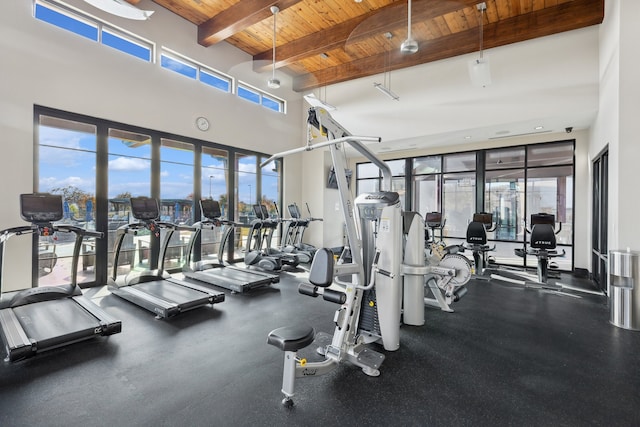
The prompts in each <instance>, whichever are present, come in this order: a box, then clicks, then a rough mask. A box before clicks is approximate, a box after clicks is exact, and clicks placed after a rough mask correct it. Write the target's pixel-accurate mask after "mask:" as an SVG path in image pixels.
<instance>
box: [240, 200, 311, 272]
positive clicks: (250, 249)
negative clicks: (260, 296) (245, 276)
mask: <svg viewBox="0 0 640 427" xmlns="http://www.w3.org/2000/svg"><path fill="white" fill-rule="evenodd" d="M253 212H254V213H255V215H256V219H255V220H253V221H252V222H251V229H250V230H249V237H248V238H247V250H246V252H245V255H244V263H245V264H246V265H247V266H248V267H249V266H256V267H259V268H261V269H263V270H267V271H280V270H282V268H283V267H285V266H288V267H290V268H295V267H296V266H297V265H298V264H299V263H300V260H299V259H298V258H297V257H296V256H295V255H294V254H287V253H285V252H282V251H279V250H277V249H274V248H272V247H271V242H272V241H273V232H274V231H275V229H276V227H277V226H278V221H272V220H270V219H269V212H268V211H267V207H266V206H264V205H253Z"/></svg>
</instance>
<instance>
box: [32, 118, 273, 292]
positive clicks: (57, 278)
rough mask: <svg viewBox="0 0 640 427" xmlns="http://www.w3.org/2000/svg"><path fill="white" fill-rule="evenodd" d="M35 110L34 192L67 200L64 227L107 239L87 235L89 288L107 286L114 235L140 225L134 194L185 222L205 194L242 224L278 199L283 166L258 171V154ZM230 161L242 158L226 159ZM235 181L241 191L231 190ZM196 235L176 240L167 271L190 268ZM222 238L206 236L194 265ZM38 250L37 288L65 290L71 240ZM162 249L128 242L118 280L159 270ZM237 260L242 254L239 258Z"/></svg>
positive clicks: (138, 239)
mask: <svg viewBox="0 0 640 427" xmlns="http://www.w3.org/2000/svg"><path fill="white" fill-rule="evenodd" d="M34 114H35V117H36V120H37V126H36V129H35V132H34V135H35V138H36V140H35V144H36V147H37V155H36V156H35V158H36V161H37V164H36V165H35V169H36V170H37V175H38V176H37V180H36V184H35V186H34V187H35V188H34V191H40V192H44V191H46V192H51V193H55V194H61V195H62V196H63V199H64V213H65V215H64V216H65V217H64V219H63V222H65V223H69V224H73V225H77V226H80V227H82V228H85V229H88V230H94V229H95V230H97V231H100V232H102V233H104V237H103V238H102V239H96V238H91V239H87V240H86V241H85V243H84V244H83V245H82V249H81V254H80V257H81V258H80V261H79V265H78V273H79V276H78V277H79V282H80V284H83V285H85V286H91V285H94V284H98V285H102V284H104V283H105V282H106V278H107V275H108V274H111V272H112V264H113V258H114V256H113V248H114V243H115V241H116V235H117V229H118V227H120V226H122V225H124V224H127V223H129V222H131V221H133V218H132V217H131V210H130V203H129V198H130V197H132V196H147V197H153V198H156V199H158V201H159V203H160V210H161V213H160V214H161V219H162V220H164V221H168V222H172V223H174V224H176V225H178V226H187V225H191V224H193V223H194V222H195V221H197V220H200V210H199V203H198V201H199V199H200V198H209V197H210V198H214V199H216V200H218V201H219V202H220V204H221V207H222V214H223V216H225V217H227V218H231V219H233V218H240V219H242V220H243V221H244V222H245V223H247V224H248V222H249V221H250V220H251V219H252V210H250V207H251V204H253V203H257V202H258V201H261V200H262V201H265V202H267V201H268V202H269V203H271V205H273V202H276V203H280V198H281V197H280V190H279V189H280V186H281V184H280V181H281V173H282V171H281V169H282V164H281V163H280V162H272V163H270V164H269V165H267V166H265V167H264V168H258V167H257V165H258V160H259V159H263V158H265V157H266V156H265V155H263V154H261V153H248V152H241V151H239V150H235V149H233V148H231V147H225V146H221V145H217V144H211V143H208V142H204V141H199V140H195V139H190V138H182V137H178V136H175V135H166V134H164V133H162V132H158V131H154V130H150V129H140V128H136V127H133V126H129V125H124V124H120V123H113V122H108V121H105V120H101V119H96V118H92V117H87V116H82V115H78V114H72V113H65V112H62V111H58V110H53V109H50V108H45V107H35V112H34ZM230 158H234V159H236V161H235V162H229V159H230ZM263 175H264V176H263ZM232 185H233V186H234V188H235V189H236V191H230V190H229V189H230V187H231V186H232ZM258 195H260V197H259V196H258ZM272 210H273V207H272ZM244 234H245V235H246V230H245V232H244ZM190 237H191V232H190V231H188V230H179V231H177V232H175V233H174V235H173V236H172V239H171V240H170V242H169V249H168V252H167V258H166V265H165V267H166V268H167V269H168V270H169V271H170V272H172V271H175V270H179V269H180V268H181V267H182V265H183V263H184V262H185V244H186V243H187V241H188V240H189V239H190ZM240 237H241V231H240V228H238V231H237V235H236V236H233V239H232V240H233V241H235V242H236V246H237V247H239V244H242V243H243V242H242V239H241V238H240ZM219 239H220V235H219V234H218V235H217V236H206V235H203V237H202V239H201V243H202V245H201V246H198V247H197V248H196V250H195V251H194V255H195V257H196V258H194V260H196V261H197V260H199V259H200V257H201V256H207V257H208V256H210V255H212V254H213V253H214V252H217V249H218V247H217V246H216V245H217V244H219ZM207 245H208V246H207ZM38 248H39V249H40V255H39V256H38V257H37V258H35V257H34V260H33V262H34V264H33V265H34V271H35V270H36V269H37V270H38V271H39V277H35V278H34V280H33V281H32V285H33V286H38V285H58V284H67V283H68V280H69V277H70V276H71V271H70V269H71V254H72V252H71V249H72V241H71V238H70V237H64V236H62V235H61V234H60V235H58V236H53V237H48V236H47V237H43V238H41V240H40V242H39V244H38ZM158 252H159V241H158V239H155V238H154V237H153V235H149V233H145V232H139V233H138V234H137V235H135V236H133V235H127V236H125V238H124V240H123V243H122V247H121V253H120V256H119V258H118V265H117V272H118V274H126V273H127V272H129V271H131V270H132V269H138V268H155V266H156V263H157V255H158ZM34 253H35V251H34ZM240 256H241V253H240V252H239V251H238V253H237V254H236V255H235V257H233V256H232V257H233V258H236V259H237V258H239V257H240Z"/></svg>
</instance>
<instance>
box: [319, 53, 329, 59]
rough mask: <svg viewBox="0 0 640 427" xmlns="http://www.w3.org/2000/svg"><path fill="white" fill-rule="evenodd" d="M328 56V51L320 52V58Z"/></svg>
mask: <svg viewBox="0 0 640 427" xmlns="http://www.w3.org/2000/svg"><path fill="white" fill-rule="evenodd" d="M328 57H329V55H327V54H326V53H324V52H322V53H321V54H320V58H322V59H327V58H328Z"/></svg>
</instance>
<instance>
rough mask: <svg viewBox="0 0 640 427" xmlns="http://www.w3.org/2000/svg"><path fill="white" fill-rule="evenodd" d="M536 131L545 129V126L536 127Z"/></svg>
mask: <svg viewBox="0 0 640 427" xmlns="http://www.w3.org/2000/svg"><path fill="white" fill-rule="evenodd" d="M534 129H535V130H542V129H544V126H536V127H534Z"/></svg>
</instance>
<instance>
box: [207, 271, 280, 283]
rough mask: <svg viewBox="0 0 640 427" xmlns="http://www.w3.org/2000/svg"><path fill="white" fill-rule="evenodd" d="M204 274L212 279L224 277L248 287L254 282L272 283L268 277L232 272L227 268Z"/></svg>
mask: <svg viewBox="0 0 640 427" xmlns="http://www.w3.org/2000/svg"><path fill="white" fill-rule="evenodd" d="M204 273H206V274H207V275H211V276H212V277H223V278H224V279H228V280H232V281H234V282H240V283H243V284H246V285H249V284H251V283H254V282H259V283H271V279H270V278H268V277H265V276H259V275H256V274H251V273H249V272H244V271H240V270H231V269H227V268H216V269H211V270H205V271H204Z"/></svg>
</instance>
